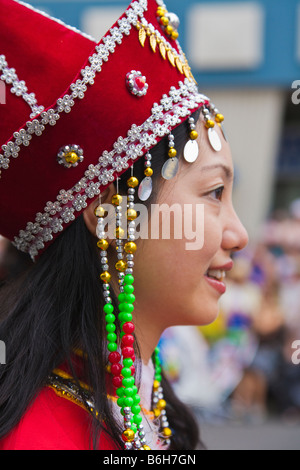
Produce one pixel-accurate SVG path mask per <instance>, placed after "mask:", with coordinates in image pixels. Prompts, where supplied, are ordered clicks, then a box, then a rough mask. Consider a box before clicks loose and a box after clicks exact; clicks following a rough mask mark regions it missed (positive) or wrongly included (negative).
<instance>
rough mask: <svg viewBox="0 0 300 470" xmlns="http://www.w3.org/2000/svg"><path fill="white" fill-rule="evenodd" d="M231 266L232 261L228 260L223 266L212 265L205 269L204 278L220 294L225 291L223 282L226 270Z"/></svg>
mask: <svg viewBox="0 0 300 470" xmlns="http://www.w3.org/2000/svg"><path fill="white" fill-rule="evenodd" d="M232 268H233V261H229V262H228V263H226V264H224V265H223V266H212V267H210V268H208V270H207V271H206V273H205V278H206V280H207V282H208V283H209V284H210V286H211V287H213V288H214V289H215V290H217V291H218V292H219V293H220V294H224V293H225V292H226V285H225V283H224V280H225V278H226V272H228V271H230V270H231V269H232Z"/></svg>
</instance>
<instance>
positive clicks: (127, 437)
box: [122, 429, 135, 442]
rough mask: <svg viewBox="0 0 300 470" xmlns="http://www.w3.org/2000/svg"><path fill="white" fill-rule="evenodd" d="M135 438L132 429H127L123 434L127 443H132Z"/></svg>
mask: <svg viewBox="0 0 300 470" xmlns="http://www.w3.org/2000/svg"><path fill="white" fill-rule="evenodd" d="M134 438H135V432H134V431H133V430H132V429H126V431H124V432H123V434H122V439H123V441H125V442H132V441H133V439H134Z"/></svg>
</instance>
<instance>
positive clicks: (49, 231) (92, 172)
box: [14, 79, 208, 259]
mask: <svg viewBox="0 0 300 470" xmlns="http://www.w3.org/2000/svg"><path fill="white" fill-rule="evenodd" d="M207 101H208V98H207V97H206V96H204V95H201V94H199V93H198V89H197V86H196V85H195V83H193V82H190V81H189V80H188V79H186V80H185V82H179V87H178V88H175V87H174V86H172V87H171V89H170V92H169V95H166V94H165V95H163V97H162V99H161V101H160V104H158V103H154V105H153V108H152V113H151V116H150V117H149V118H148V119H147V120H146V121H145V122H144V123H143V124H142V125H141V126H136V125H135V124H133V125H132V126H131V128H130V129H129V131H128V133H127V137H126V138H123V137H121V136H120V137H119V138H118V139H117V141H116V142H115V143H114V145H113V150H111V151H107V150H105V151H104V152H103V153H102V155H101V156H100V158H99V160H98V163H97V164H96V165H89V167H88V169H87V170H86V171H85V174H84V177H83V178H81V180H80V181H79V182H78V183H77V184H76V185H75V186H74V187H73V188H72V189H69V190H65V189H62V190H61V191H60V192H59V194H58V196H57V198H56V200H55V201H54V202H51V201H49V202H47V204H46V207H45V208H44V212H43V213H41V212H39V213H38V214H37V215H36V218H35V221H34V222H28V224H27V226H26V227H25V229H24V230H21V231H20V232H19V234H18V236H16V237H15V239H14V245H15V246H16V247H17V248H18V249H19V250H21V251H23V252H28V253H29V254H30V256H31V257H32V259H34V258H35V257H36V256H37V255H38V253H39V251H40V250H42V249H44V248H45V243H47V242H49V241H51V240H52V239H53V234H57V233H59V232H62V231H63V230H64V226H65V225H66V224H68V223H70V222H72V221H73V220H74V219H75V214H76V212H80V211H82V210H83V209H85V208H86V207H87V205H88V200H89V199H94V198H95V197H96V196H97V195H99V194H100V188H101V187H105V186H107V185H108V184H109V183H111V182H113V181H115V179H116V178H117V177H118V176H119V174H120V173H123V172H124V170H126V169H128V168H129V166H130V164H132V163H133V162H134V161H135V160H137V159H138V158H140V157H141V156H142V155H144V154H145V153H146V152H147V151H148V150H149V149H150V148H152V147H153V146H155V145H156V144H157V142H158V141H159V140H160V139H161V138H163V137H164V136H166V135H168V134H169V132H170V130H171V129H173V128H174V127H176V126H177V125H179V124H180V123H181V121H182V119H183V118H186V117H187V116H189V115H190V114H191V113H192V112H193V111H194V110H195V109H197V108H199V106H201V104H204V103H205V102H207ZM129 162H131V163H129Z"/></svg>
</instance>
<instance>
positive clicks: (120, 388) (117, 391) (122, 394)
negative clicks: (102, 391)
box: [116, 387, 124, 397]
mask: <svg viewBox="0 0 300 470" xmlns="http://www.w3.org/2000/svg"><path fill="white" fill-rule="evenodd" d="M116 394H117V396H118V397H123V396H124V388H123V387H119V388H117V390H116Z"/></svg>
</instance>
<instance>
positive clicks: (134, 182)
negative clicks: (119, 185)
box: [127, 176, 139, 188]
mask: <svg viewBox="0 0 300 470" xmlns="http://www.w3.org/2000/svg"><path fill="white" fill-rule="evenodd" d="M138 184H139V180H138V179H137V178H135V176H132V177H131V178H129V180H128V181H127V185H128V186H129V187H130V188H136V187H137V185H138Z"/></svg>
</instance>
